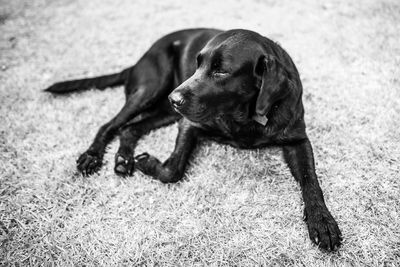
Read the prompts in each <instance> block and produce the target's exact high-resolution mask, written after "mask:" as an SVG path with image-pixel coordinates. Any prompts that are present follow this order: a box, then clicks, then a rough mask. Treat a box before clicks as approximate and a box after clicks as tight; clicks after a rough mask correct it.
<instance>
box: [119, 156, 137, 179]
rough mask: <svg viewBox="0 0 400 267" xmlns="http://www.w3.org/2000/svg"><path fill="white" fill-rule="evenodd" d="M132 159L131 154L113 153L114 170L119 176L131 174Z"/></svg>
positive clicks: (132, 168) (132, 169)
mask: <svg viewBox="0 0 400 267" xmlns="http://www.w3.org/2000/svg"><path fill="white" fill-rule="evenodd" d="M134 166H135V164H134V159H133V157H131V156H128V157H127V156H122V155H121V154H118V153H117V154H116V155H115V167H114V172H115V173H116V174H117V175H119V176H121V177H126V176H130V175H132V174H133V171H134Z"/></svg>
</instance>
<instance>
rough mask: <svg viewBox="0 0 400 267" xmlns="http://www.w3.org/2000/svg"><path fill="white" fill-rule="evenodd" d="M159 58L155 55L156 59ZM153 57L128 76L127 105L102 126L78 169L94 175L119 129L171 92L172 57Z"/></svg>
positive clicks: (131, 70)
mask: <svg viewBox="0 0 400 267" xmlns="http://www.w3.org/2000/svg"><path fill="white" fill-rule="evenodd" d="M155 55H156V56H155ZM155 55H153V56H149V55H147V56H144V57H142V59H141V60H140V61H139V62H138V63H137V64H136V65H135V66H134V67H132V68H130V69H129V72H128V73H126V83H125V92H126V95H127V99H126V103H125V105H124V107H123V108H122V109H121V111H120V112H119V113H118V114H117V116H115V117H114V118H113V119H112V120H111V121H109V122H108V123H106V124H104V125H103V126H102V127H100V129H99V131H98V133H97V135H96V137H95V139H94V141H93V143H92V144H91V146H90V147H89V149H88V150H87V151H86V152H85V153H83V154H82V155H81V156H80V157H79V158H78V160H77V167H78V170H79V171H80V172H81V173H82V174H83V175H84V176H86V175H91V174H93V173H94V172H96V171H97V170H98V169H99V168H100V167H101V165H102V161H103V155H104V153H105V149H106V146H107V144H108V143H109V142H110V141H111V140H112V139H113V138H114V136H115V134H116V133H117V132H118V130H119V129H120V128H121V127H122V126H124V125H125V124H126V123H127V122H128V121H129V120H131V119H132V118H134V117H136V116H137V115H139V114H140V113H142V112H144V111H146V110H147V109H151V108H153V107H154V105H157V104H159V101H160V99H162V98H163V97H166V96H167V95H168V93H169V92H170V91H171V90H172V88H171V84H172V79H173V69H172V67H171V66H172V64H173V55H170V54H168V53H167V51H158V52H157V53H156V54H155Z"/></svg>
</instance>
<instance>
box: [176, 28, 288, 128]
mask: <svg viewBox="0 0 400 267" xmlns="http://www.w3.org/2000/svg"><path fill="white" fill-rule="evenodd" d="M292 85H293V82H292V81H291V77H290V74H289V72H288V70H287V69H286V68H285V66H284V65H283V64H282V63H281V62H280V61H279V60H278V59H277V58H276V57H274V56H272V55H270V54H268V53H266V52H265V47H264V46H263V45H262V37H261V36H259V35H258V34H255V33H253V32H248V31H242V30H240V31H239V30H232V31H228V32H224V33H221V34H219V35H217V36H216V37H214V38H213V39H211V40H210V41H209V42H208V43H207V44H206V45H205V46H204V48H203V49H202V50H201V51H200V52H199V53H198V55H197V68H196V71H195V73H194V74H193V75H192V76H191V77H190V78H189V79H187V80H186V81H185V82H183V83H182V84H181V85H180V86H178V87H177V88H176V89H175V90H174V91H173V92H172V93H171V94H170V95H169V100H170V102H171V104H172V106H173V107H174V108H175V110H176V111H178V112H179V113H181V114H182V115H183V116H185V117H186V118H188V119H189V120H191V121H194V122H199V123H202V122H206V121H208V120H211V119H213V118H216V117H219V116H221V115H224V116H226V115H231V116H232V117H233V118H234V119H235V120H236V121H244V120H247V119H248V118H250V117H252V116H263V117H265V116H266V115H267V114H268V112H269V110H270V108H271V107H272V105H273V104H274V103H276V102H277V101H279V100H281V99H282V98H284V97H285V96H286V95H288V94H289V93H290V91H291V89H290V88H291V86H292Z"/></svg>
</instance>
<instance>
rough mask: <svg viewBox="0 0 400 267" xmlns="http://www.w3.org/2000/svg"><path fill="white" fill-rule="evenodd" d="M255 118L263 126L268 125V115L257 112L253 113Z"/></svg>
mask: <svg viewBox="0 0 400 267" xmlns="http://www.w3.org/2000/svg"><path fill="white" fill-rule="evenodd" d="M253 120H255V121H256V122H258V123H259V124H261V125H263V126H265V125H267V122H268V118H267V115H264V116H261V115H258V114H257V113H256V114H254V115H253Z"/></svg>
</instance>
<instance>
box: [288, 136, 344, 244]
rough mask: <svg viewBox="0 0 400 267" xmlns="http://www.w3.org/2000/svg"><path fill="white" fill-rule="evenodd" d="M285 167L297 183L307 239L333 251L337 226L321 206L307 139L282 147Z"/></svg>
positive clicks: (321, 195)
mask: <svg viewBox="0 0 400 267" xmlns="http://www.w3.org/2000/svg"><path fill="white" fill-rule="evenodd" d="M283 153H284V157H285V159H286V161H287V163H288V165H289V168H290V170H291V172H292V174H293V176H294V177H295V179H296V180H297V181H298V182H299V183H300V186H301V190H302V194H303V200H304V205H305V208H304V220H305V221H306V223H307V226H308V231H309V235H310V238H311V240H312V241H313V242H314V243H316V244H317V245H318V246H319V247H321V248H323V249H326V250H336V249H337V248H338V247H339V246H340V244H341V240H342V237H341V232H340V230H339V227H338V225H337V223H336V221H335V219H334V218H333V217H332V215H331V213H330V212H329V210H328V208H327V207H326V205H325V201H324V197H323V194H322V190H321V188H320V186H319V183H318V179H317V175H316V174H315V167H314V156H313V151H312V147H311V143H310V141H309V140H308V138H307V139H305V140H303V141H301V142H299V143H297V144H293V145H286V146H284V147H283Z"/></svg>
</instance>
